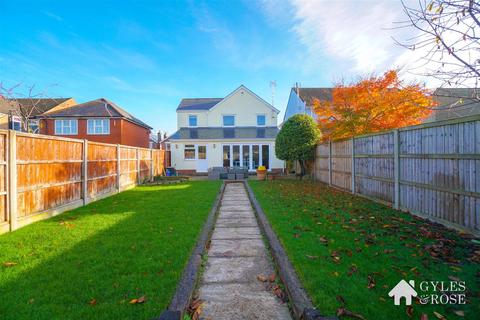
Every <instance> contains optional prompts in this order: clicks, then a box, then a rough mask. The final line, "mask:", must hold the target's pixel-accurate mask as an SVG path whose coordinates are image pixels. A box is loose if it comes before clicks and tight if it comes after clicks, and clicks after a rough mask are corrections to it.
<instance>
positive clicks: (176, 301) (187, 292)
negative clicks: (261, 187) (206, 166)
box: [155, 182, 225, 320]
mask: <svg viewBox="0 0 480 320" xmlns="http://www.w3.org/2000/svg"><path fill="white" fill-rule="evenodd" d="M224 191H225V182H224V183H223V184H222V186H221V188H220V191H219V192H218V194H217V197H216V199H215V202H214V204H213V206H212V209H211V210H210V213H209V214H208V218H207V221H206V222H205V224H204V225H203V228H202V232H201V234H200V237H199V238H198V241H197V244H196V245H195V248H194V250H193V252H192V255H191V256H190V259H189V260H188V264H187V266H186V267H185V270H184V271H183V274H182V277H181V278H180V281H179V282H178V285H177V288H176V289H175V294H174V295H173V297H172V300H171V301H170V304H169V305H168V308H167V310H165V311H163V312H162V313H161V314H160V317H159V318H155V319H157V320H181V319H182V318H183V315H184V312H185V310H186V309H187V308H188V306H189V304H190V300H191V298H192V295H193V292H194V290H195V286H196V283H197V278H198V272H199V270H200V266H201V263H202V254H203V253H205V250H206V245H207V243H208V240H209V239H210V236H211V233H212V230H213V227H214V225H215V220H216V217H217V212H218V208H219V206H220V201H221V199H222V196H223V192H224Z"/></svg>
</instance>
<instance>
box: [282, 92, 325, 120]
mask: <svg viewBox="0 0 480 320" xmlns="http://www.w3.org/2000/svg"><path fill="white" fill-rule="evenodd" d="M296 114H307V115H309V116H311V117H313V118H314V119H317V115H316V114H315V112H314V111H313V109H312V107H311V106H307V105H306V104H305V102H304V101H303V100H302V99H300V97H299V96H298V94H297V93H296V92H295V90H293V89H292V90H290V96H289V97H288V102H287V109H286V110H285V115H284V117H283V122H285V121H287V120H288V118H290V117H292V116H294V115H296Z"/></svg>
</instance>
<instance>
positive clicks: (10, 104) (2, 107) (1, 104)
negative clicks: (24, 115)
mask: <svg viewBox="0 0 480 320" xmlns="http://www.w3.org/2000/svg"><path fill="white" fill-rule="evenodd" d="M18 111H19V105H18V103H16V102H15V101H12V100H8V99H5V98H3V97H2V96H0V113H4V114H11V113H12V112H13V113H18Z"/></svg>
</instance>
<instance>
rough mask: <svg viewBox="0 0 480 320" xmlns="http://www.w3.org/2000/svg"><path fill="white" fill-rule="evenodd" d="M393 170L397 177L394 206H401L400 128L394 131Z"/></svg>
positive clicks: (395, 177)
mask: <svg viewBox="0 0 480 320" xmlns="http://www.w3.org/2000/svg"><path fill="white" fill-rule="evenodd" d="M393 172H394V179H395V187H394V192H395V194H394V197H393V207H394V208H395V209H397V210H398V209H399V208H400V143H399V133H398V129H395V130H394V131H393Z"/></svg>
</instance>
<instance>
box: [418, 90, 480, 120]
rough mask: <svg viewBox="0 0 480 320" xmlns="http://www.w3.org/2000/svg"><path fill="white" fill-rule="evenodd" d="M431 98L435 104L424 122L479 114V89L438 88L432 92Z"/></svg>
mask: <svg viewBox="0 0 480 320" xmlns="http://www.w3.org/2000/svg"><path fill="white" fill-rule="evenodd" d="M433 99H434V100H435V101H436V102H437V106H436V107H435V108H434V111H433V112H432V114H431V116H430V117H429V118H428V119H427V120H426V122H434V121H442V120H449V119H455V118H461V117H467V116H473V115H476V114H480V89H474V88H438V89H436V90H435V91H434V93H433Z"/></svg>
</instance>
